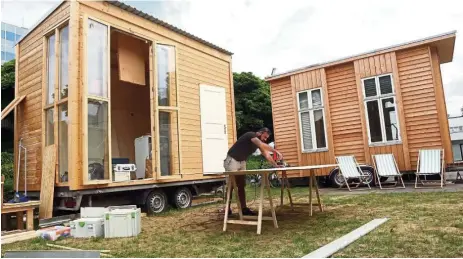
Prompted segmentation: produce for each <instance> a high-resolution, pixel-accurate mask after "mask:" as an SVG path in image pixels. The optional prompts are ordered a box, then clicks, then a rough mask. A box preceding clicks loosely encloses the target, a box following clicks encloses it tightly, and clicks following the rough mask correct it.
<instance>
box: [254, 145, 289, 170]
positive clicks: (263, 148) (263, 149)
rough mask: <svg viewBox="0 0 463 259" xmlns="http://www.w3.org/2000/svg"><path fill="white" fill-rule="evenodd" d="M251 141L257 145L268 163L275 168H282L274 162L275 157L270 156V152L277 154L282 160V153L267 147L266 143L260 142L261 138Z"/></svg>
mask: <svg viewBox="0 0 463 259" xmlns="http://www.w3.org/2000/svg"><path fill="white" fill-rule="evenodd" d="M251 141H252V142H253V143H254V144H256V146H257V147H258V148H259V149H260V151H261V152H262V156H264V157H265V159H267V161H268V162H269V163H270V164H272V165H273V166H274V167H280V166H279V165H278V164H277V163H276V161H275V160H273V157H272V156H271V155H270V152H276V153H277V154H278V155H279V156H280V158H283V156H282V155H281V153H280V152H278V151H276V150H275V149H274V148H272V147H271V146H269V145H267V144H266V143H264V142H262V141H260V139H259V138H252V139H251Z"/></svg>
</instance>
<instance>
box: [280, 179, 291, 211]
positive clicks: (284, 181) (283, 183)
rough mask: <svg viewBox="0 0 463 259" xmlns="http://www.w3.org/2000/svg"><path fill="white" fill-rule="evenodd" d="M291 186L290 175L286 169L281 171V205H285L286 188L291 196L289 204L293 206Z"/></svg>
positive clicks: (289, 196)
mask: <svg viewBox="0 0 463 259" xmlns="http://www.w3.org/2000/svg"><path fill="white" fill-rule="evenodd" d="M290 188H291V186H290V185H289V180H288V175H287V174H286V171H284V170H283V171H281V192H280V206H283V196H284V192H285V191H284V190H285V189H286V191H287V192H288V198H289V204H290V205H291V209H294V208H293V199H292V197H291V191H290Z"/></svg>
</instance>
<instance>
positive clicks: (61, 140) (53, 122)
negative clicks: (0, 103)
mask: <svg viewBox="0 0 463 259" xmlns="http://www.w3.org/2000/svg"><path fill="white" fill-rule="evenodd" d="M68 39H69V27H68V25H64V26H63V27H59V28H56V29H55V30H54V33H53V34H51V35H50V36H48V38H47V44H46V48H47V72H46V73H47V74H46V89H45V91H46V97H45V98H46V100H45V108H44V113H45V121H46V122H45V145H51V144H54V143H55V144H56V145H57V151H58V174H59V175H58V181H59V182H67V181H68V144H69V141H68V124H69V117H68V104H67V101H68V99H67V87H68V86H67V85H68V77H67V75H68V72H69V71H68V69H69V68H68V62H69V61H68V58H67V57H68V56H69V48H68V42H69V41H68ZM57 43H58V44H57ZM57 75H58V76H59V77H58V76H57ZM57 77H58V78H59V80H56V78H57ZM63 89H66V91H65V93H66V95H63ZM55 91H58V92H59V93H60V94H59V98H55V97H56V96H55ZM58 99H59V100H58ZM55 126H56V127H57V129H56V130H57V134H56V139H55Z"/></svg>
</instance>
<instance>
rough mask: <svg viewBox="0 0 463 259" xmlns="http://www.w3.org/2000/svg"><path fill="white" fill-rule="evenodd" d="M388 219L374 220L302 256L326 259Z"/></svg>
mask: <svg viewBox="0 0 463 259" xmlns="http://www.w3.org/2000/svg"><path fill="white" fill-rule="evenodd" d="M388 220H389V219H388V218H382V219H374V220H372V221H370V222H368V223H367V224H365V225H363V226H361V227H359V228H357V229H356V230H354V231H352V232H350V233H349V234H347V235H344V236H342V237H341V238H338V239H336V240H334V241H333V242H331V243H329V244H327V245H325V246H322V247H320V248H319V249H317V250H315V251H313V252H312V253H310V254H308V255H306V256H304V257H303V258H328V257H330V256H331V255H333V254H334V253H336V252H337V251H339V250H341V249H343V248H345V247H346V246H348V245H350V244H352V243H353V242H354V241H355V240H357V239H359V238H361V237H363V236H364V235H366V234H368V233H369V232H370V231H372V230H374V229H375V228H377V227H379V226H380V225H381V224H383V223H384V222H386V221H388Z"/></svg>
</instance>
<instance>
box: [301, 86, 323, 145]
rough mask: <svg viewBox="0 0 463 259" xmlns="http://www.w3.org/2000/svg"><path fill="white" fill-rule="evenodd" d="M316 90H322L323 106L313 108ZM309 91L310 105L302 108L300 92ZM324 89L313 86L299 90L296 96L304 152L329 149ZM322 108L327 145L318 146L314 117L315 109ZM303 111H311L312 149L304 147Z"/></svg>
mask: <svg viewBox="0 0 463 259" xmlns="http://www.w3.org/2000/svg"><path fill="white" fill-rule="evenodd" d="M315 90H319V91H320V99H321V104H322V105H321V106H318V107H316V108H313V105H312V92H313V91H315ZM304 92H305V93H307V99H308V102H309V103H308V104H309V107H308V108H306V109H301V106H300V102H299V94H301V93H304ZM323 97H324V96H323V89H322V88H313V89H309V90H304V91H299V92H297V93H296V98H297V112H298V118H299V139H300V141H301V151H302V153H313V152H323V151H328V137H327V132H326V116H325V102H324V101H323ZM318 110H321V111H322V113H323V130H324V131H325V146H326V147H322V148H318V147H317V138H316V133H315V117H314V111H318ZM303 112H309V113H310V127H311V133H312V147H313V148H312V149H304V136H303V133H302V121H301V114H302V113H303Z"/></svg>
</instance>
